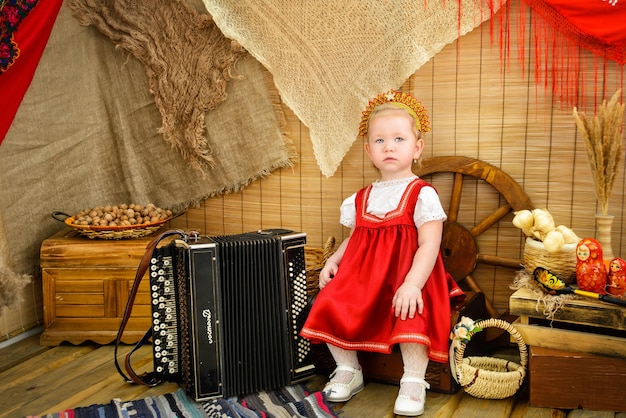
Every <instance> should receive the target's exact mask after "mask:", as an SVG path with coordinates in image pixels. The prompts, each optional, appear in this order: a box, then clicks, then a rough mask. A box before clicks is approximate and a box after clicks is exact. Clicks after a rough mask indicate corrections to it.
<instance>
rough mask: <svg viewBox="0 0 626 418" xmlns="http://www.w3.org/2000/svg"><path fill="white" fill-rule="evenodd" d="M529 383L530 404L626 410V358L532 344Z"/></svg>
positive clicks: (550, 406) (566, 407) (596, 409)
mask: <svg viewBox="0 0 626 418" xmlns="http://www.w3.org/2000/svg"><path fill="white" fill-rule="evenodd" d="M529 382H530V383H529V391H530V394H529V403H530V405H531V406H537V407H546V408H557V409H579V408H582V409H587V410H593V411H611V412H626V396H624V387H626V360H623V359H617V358H609V357H602V356H596V355H593V354H587V353H580V352H570V351H561V350H553V349H550V348H544V347H533V346H531V347H530V349H529ZM611 416H613V415H611Z"/></svg>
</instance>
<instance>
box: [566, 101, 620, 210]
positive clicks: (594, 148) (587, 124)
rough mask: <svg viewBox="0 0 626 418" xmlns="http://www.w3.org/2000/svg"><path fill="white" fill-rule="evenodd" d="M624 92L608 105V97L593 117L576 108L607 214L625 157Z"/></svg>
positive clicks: (603, 206)
mask: <svg viewBox="0 0 626 418" xmlns="http://www.w3.org/2000/svg"><path fill="white" fill-rule="evenodd" d="M620 95H621V90H618V91H616V92H615V94H614V95H613V97H612V98H611V100H610V101H609V103H608V104H607V102H606V100H604V101H603V102H602V104H601V105H600V108H599V110H598V114H597V115H596V116H595V117H594V118H593V119H589V118H587V116H586V115H585V113H583V112H578V111H577V109H576V108H574V119H575V120H576V126H577V127H578V130H579V132H580V133H581V134H582V137H583V140H584V141H585V148H586V149H587V158H588V160H589V167H590V168H591V174H592V176H593V183H594V186H595V192H596V198H597V199H598V201H599V203H600V207H601V210H602V214H603V215H606V214H608V211H609V199H610V197H611V192H612V190H613V182H614V181H615V176H616V174H617V170H618V168H619V167H618V166H619V162H620V160H621V157H622V117H623V114H624V104H622V103H619V97H620Z"/></svg>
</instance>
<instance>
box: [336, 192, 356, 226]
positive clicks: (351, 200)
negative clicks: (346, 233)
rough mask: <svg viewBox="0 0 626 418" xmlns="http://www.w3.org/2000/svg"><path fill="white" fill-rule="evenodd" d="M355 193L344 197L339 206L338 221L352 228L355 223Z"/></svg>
mask: <svg viewBox="0 0 626 418" xmlns="http://www.w3.org/2000/svg"><path fill="white" fill-rule="evenodd" d="M355 202H356V193H354V194H353V195H352V196H350V197H348V198H346V200H344V201H343V203H342V204H341V207H340V208H339V211H340V216H339V223H341V225H343V226H346V227H348V228H354V226H355V225H356V203H355Z"/></svg>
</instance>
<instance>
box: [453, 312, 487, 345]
mask: <svg viewBox="0 0 626 418" xmlns="http://www.w3.org/2000/svg"><path fill="white" fill-rule="evenodd" d="M479 331H482V328H480V327H478V326H476V324H475V323H474V321H473V320H472V319H471V318H468V317H466V316H463V317H461V321H460V322H459V323H458V324H456V325H455V326H454V328H453V329H452V332H451V333H450V339H451V340H452V345H453V346H454V347H459V346H460V345H461V343H467V342H469V340H470V339H471V338H472V335H473V334H475V333H477V332H479Z"/></svg>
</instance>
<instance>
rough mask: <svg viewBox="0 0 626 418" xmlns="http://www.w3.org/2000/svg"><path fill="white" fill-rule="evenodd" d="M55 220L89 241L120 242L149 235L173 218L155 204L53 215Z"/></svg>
mask: <svg viewBox="0 0 626 418" xmlns="http://www.w3.org/2000/svg"><path fill="white" fill-rule="evenodd" d="M52 217H53V218H54V219H56V220H58V221H61V222H64V223H65V225H67V226H69V227H70V228H73V229H74V230H76V231H77V232H78V233H80V234H81V235H84V236H86V237H88V238H100V239H121V238H138V237H143V236H145V235H149V234H151V233H153V232H154V231H156V230H157V229H159V228H160V227H161V226H163V224H164V223H166V222H167V221H169V220H170V219H172V218H173V217H174V215H173V213H172V211H171V210H169V209H161V208H159V207H157V206H155V205H154V204H152V203H148V204H147V205H139V204H135V203H130V204H125V203H123V204H120V205H106V206H97V207H95V208H91V209H84V210H82V211H80V212H79V213H77V214H76V215H74V216H70V215H67V214H65V213H63V212H54V213H52ZM62 218H63V219H62Z"/></svg>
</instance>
